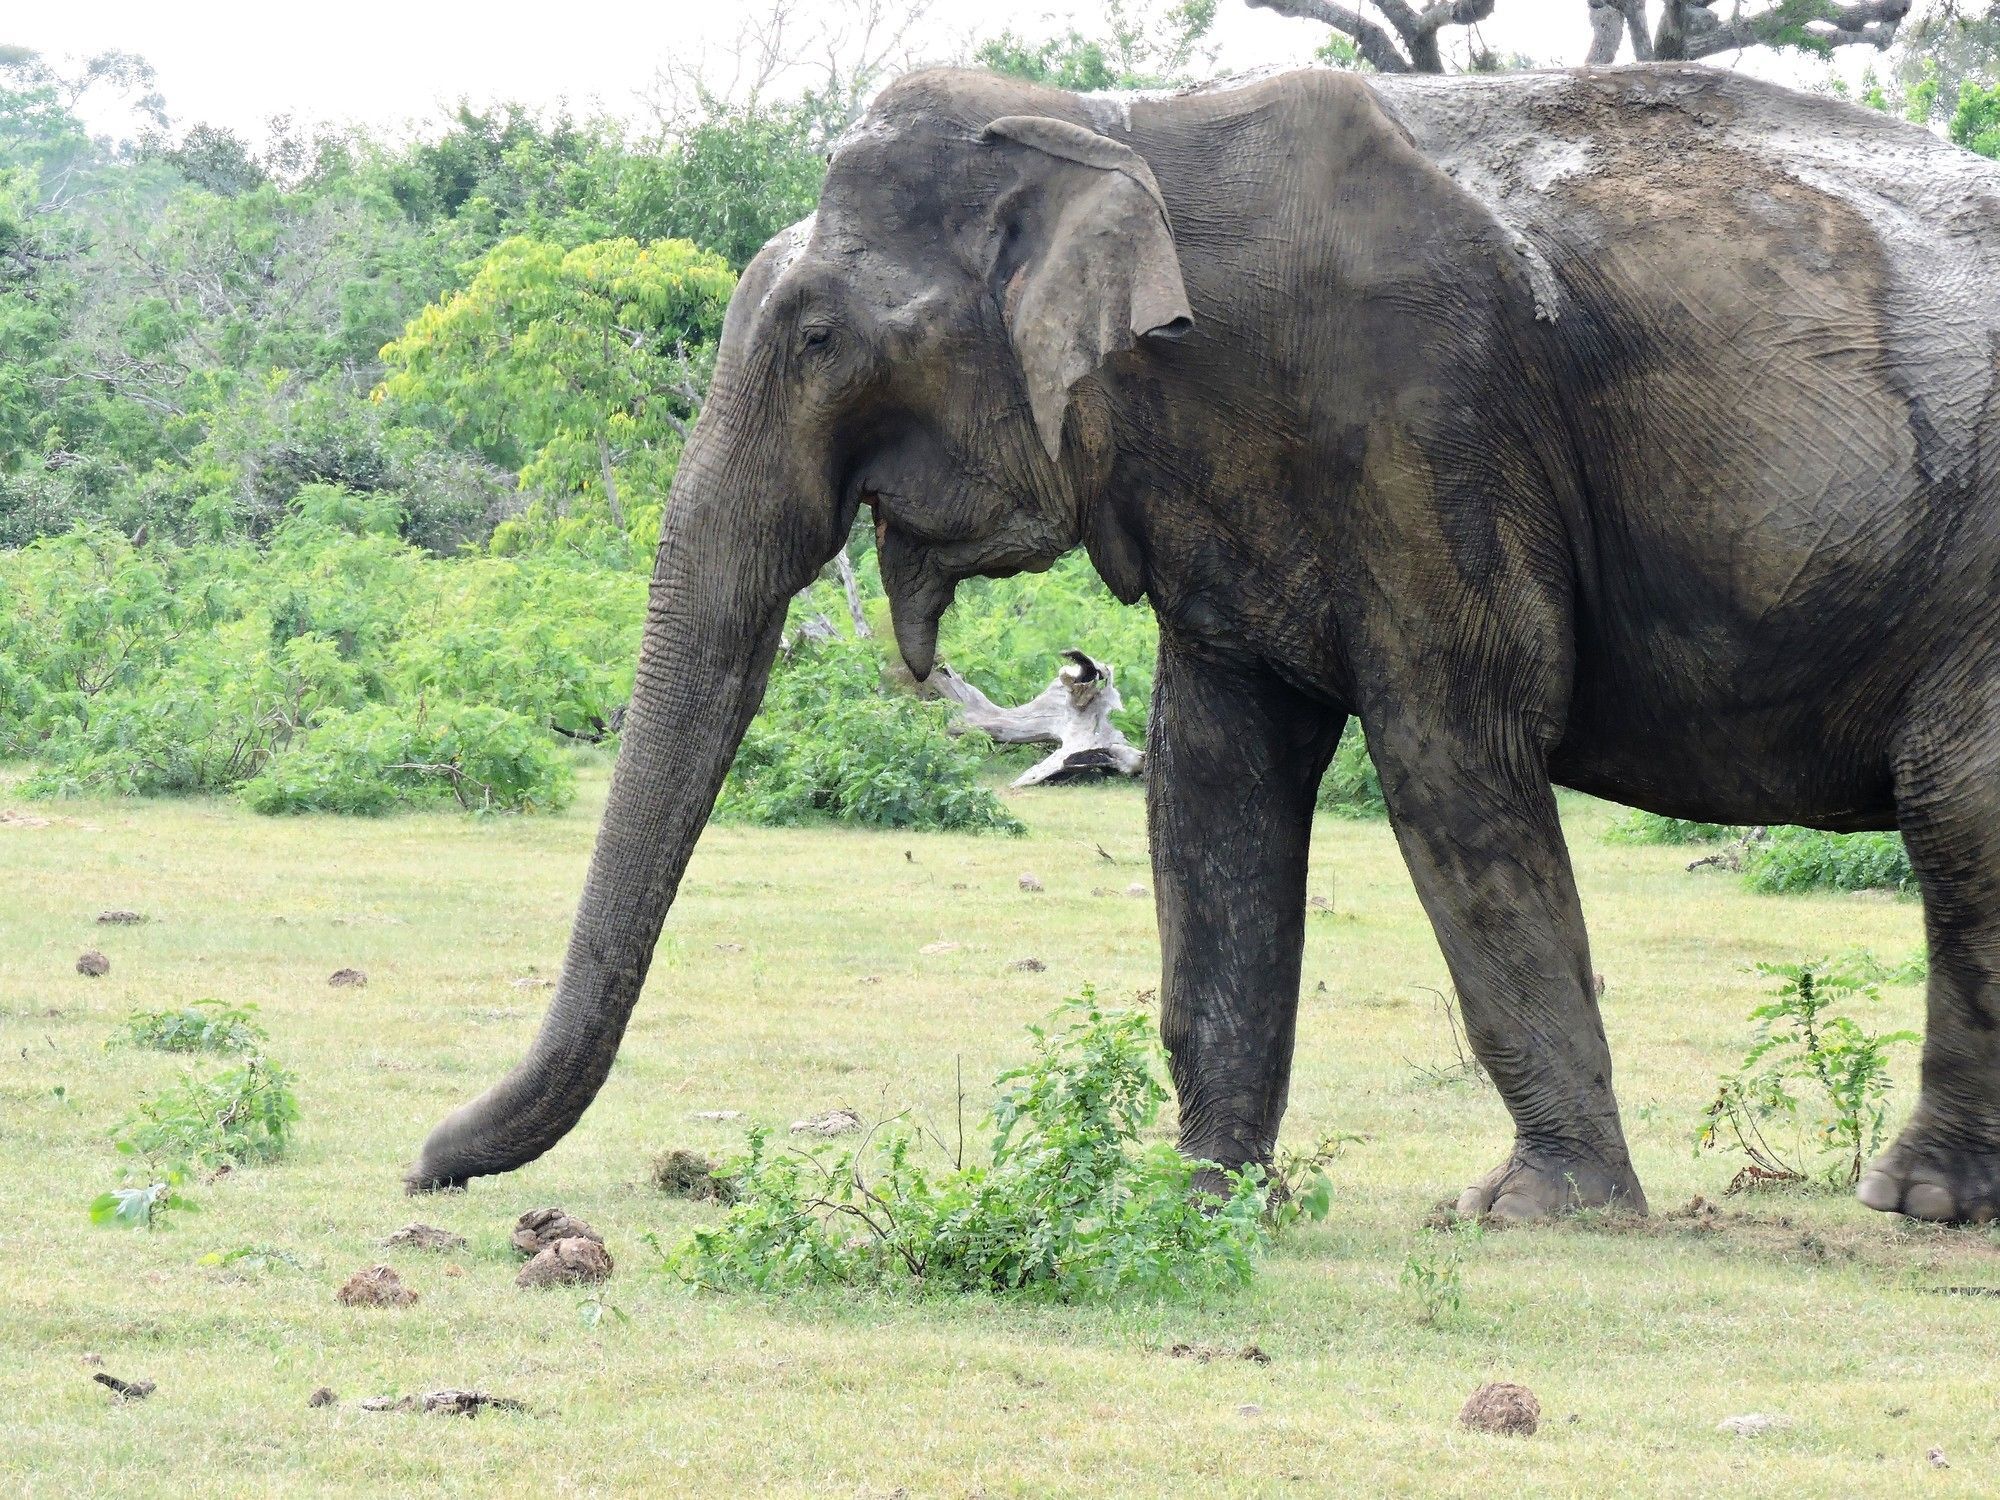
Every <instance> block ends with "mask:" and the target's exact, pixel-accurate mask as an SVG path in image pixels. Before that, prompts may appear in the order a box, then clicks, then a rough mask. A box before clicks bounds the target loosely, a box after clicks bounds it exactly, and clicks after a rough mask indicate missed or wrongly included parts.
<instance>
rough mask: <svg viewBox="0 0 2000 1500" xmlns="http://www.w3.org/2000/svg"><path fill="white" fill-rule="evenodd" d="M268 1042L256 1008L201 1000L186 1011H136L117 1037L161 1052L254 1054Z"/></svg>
mask: <svg viewBox="0 0 2000 1500" xmlns="http://www.w3.org/2000/svg"><path fill="white" fill-rule="evenodd" d="M265 1040H266V1037H265V1033H264V1028H263V1027H262V1026H260V1025H258V1024H257V1007H256V1006H255V1005H229V1004H226V1003H225V1002H223V1001H221V1000H197V1001H195V1002H194V1003H193V1004H192V1005H189V1006H187V1007H186V1008H185V1009H183V1010H135V1011H133V1012H132V1014H131V1015H130V1016H128V1017H126V1019H125V1025H124V1027H123V1028H122V1029H121V1030H119V1031H118V1032H117V1033H116V1034H115V1035H114V1036H113V1037H112V1041H113V1042H122V1043H124V1044H126V1045H128V1046H133V1047H150V1048H152V1049H153V1050H155V1051H157V1052H254V1051H255V1050H256V1049H257V1048H258V1047H260V1046H261V1045H263V1043H264V1041H265Z"/></svg>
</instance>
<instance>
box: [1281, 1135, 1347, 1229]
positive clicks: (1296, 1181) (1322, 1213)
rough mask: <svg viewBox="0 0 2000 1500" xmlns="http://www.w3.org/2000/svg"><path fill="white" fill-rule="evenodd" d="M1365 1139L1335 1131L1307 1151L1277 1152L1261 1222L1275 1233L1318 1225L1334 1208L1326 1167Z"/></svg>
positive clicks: (1331, 1184) (1330, 1182)
mask: <svg viewBox="0 0 2000 1500" xmlns="http://www.w3.org/2000/svg"><path fill="white" fill-rule="evenodd" d="M1365 1139H1367V1137H1365V1136H1360V1135H1355V1134H1354V1133H1352V1132H1351V1131H1335V1132H1334V1133H1333V1134H1332V1135H1329V1136H1326V1137H1324V1138H1323V1139H1322V1140H1320V1142H1319V1143H1318V1144H1317V1145H1315V1146H1314V1147H1313V1148H1312V1149H1311V1150H1310V1151H1289V1150H1286V1151H1280V1152H1279V1153H1278V1157H1277V1160H1276V1161H1274V1162H1273V1163H1272V1164H1271V1175H1270V1180H1269V1182H1268V1183H1267V1185H1266V1188H1265V1194H1264V1223H1265V1225H1266V1226H1267V1227H1268V1228H1269V1229H1270V1231H1271V1232H1272V1233H1273V1234H1274V1235H1276V1234H1283V1233H1284V1232H1285V1231H1286V1230H1287V1229H1290V1228H1291V1227H1292V1226H1293V1225H1294V1224H1299V1223H1313V1224H1317V1223H1318V1222H1319V1221H1320V1220H1322V1219H1324V1218H1325V1217H1326V1216H1327V1214H1328V1213H1329V1212H1330V1211H1331V1210H1332V1208H1333V1178H1332V1177H1331V1176H1330V1175H1329V1174H1328V1172H1327V1168H1328V1167H1330V1166H1332V1165H1333V1164H1334V1163H1335V1162H1336V1161H1338V1160H1340V1158H1341V1157H1342V1156H1344V1155H1345V1154H1346V1152H1347V1148H1348V1147H1349V1146H1354V1145H1359V1144H1360V1143H1361V1142H1362V1141H1363V1140H1365Z"/></svg>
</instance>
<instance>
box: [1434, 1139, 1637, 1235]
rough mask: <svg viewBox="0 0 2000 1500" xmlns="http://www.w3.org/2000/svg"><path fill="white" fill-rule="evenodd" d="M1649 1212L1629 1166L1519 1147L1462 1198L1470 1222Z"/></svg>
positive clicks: (1541, 1148)
mask: <svg viewBox="0 0 2000 1500" xmlns="http://www.w3.org/2000/svg"><path fill="white" fill-rule="evenodd" d="M1613 1207H1616V1208H1621V1209H1624V1210H1626V1211H1628V1212H1631V1213H1638V1214H1643V1213H1644V1212H1645V1211H1646V1192H1645V1189H1643V1188H1641V1187H1640V1186H1639V1177H1638V1174H1637V1173H1635V1172H1634V1171H1633V1170H1632V1165H1631V1163H1630V1162H1627V1161H1621V1162H1620V1163H1619V1164H1618V1165H1617V1166H1608V1165H1606V1164H1605V1163H1604V1162H1603V1161H1602V1160H1601V1159H1599V1158H1597V1157H1595V1156H1586V1155H1583V1154H1581V1153H1578V1152H1574V1151H1563V1150H1560V1149H1558V1148H1555V1147H1549V1146H1530V1145H1526V1144H1523V1143H1518V1142H1517V1143H1516V1144H1515V1147H1514V1152H1513V1155H1511V1156H1509V1157H1508V1158H1507V1160H1506V1161H1504V1162H1502V1163H1501V1164H1500V1165H1499V1166H1497V1167H1495V1168H1494V1169H1493V1170H1492V1171H1491V1172H1488V1173H1487V1174H1486V1175H1485V1176H1484V1177H1482V1178H1480V1179H1479V1181H1477V1182H1475V1183H1474V1184H1473V1185H1472V1186H1471V1187H1469V1188H1467V1189H1466V1190H1465V1191H1464V1192H1463V1193H1461V1194H1459V1197H1458V1205H1457V1210H1456V1211H1457V1212H1458V1213H1459V1214H1460V1215H1461V1216H1463V1217H1465V1218H1478V1217H1480V1216H1482V1215H1491V1216H1492V1217H1493V1218H1496V1219H1510V1220H1523V1219H1548V1218H1553V1217H1555V1216H1556V1215H1557V1214H1564V1213H1574V1212H1575V1211H1576V1210H1577V1209H1580V1208H1613Z"/></svg>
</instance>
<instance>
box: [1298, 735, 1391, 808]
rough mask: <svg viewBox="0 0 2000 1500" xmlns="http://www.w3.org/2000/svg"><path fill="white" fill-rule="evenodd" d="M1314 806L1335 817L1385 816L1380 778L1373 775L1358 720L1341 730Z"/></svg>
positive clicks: (1373, 766) (1385, 804) (1366, 744)
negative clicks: (1338, 742)
mask: <svg viewBox="0 0 2000 1500" xmlns="http://www.w3.org/2000/svg"><path fill="white" fill-rule="evenodd" d="M1315 805H1316V806H1317V807H1318V808H1319V810H1320V811H1321V812H1327V813H1332V814H1333V815H1334V816H1335V817H1337V818H1380V817H1385V816H1387V815H1388V811H1389V806H1388V803H1387V802H1386V801H1384V800H1383V797H1382V778H1381V777H1380V776H1379V775H1377V774H1376V771H1375V762H1374V760H1373V759H1371V758H1370V756H1369V754H1368V741H1367V738H1366V737H1365V736H1364V735H1363V734H1362V732H1361V721H1360V720H1359V719H1352V718H1350V719H1349V720H1348V721H1347V728H1345V729H1344V730H1342V731H1341V734H1340V744H1339V745H1338V746H1336V747H1335V749H1334V752H1333V761H1332V763H1331V764H1330V765H1328V766H1327V768H1326V774H1325V775H1324V776H1322V777H1321V778H1320V782H1319V794H1318V796H1317V798H1316V799H1315Z"/></svg>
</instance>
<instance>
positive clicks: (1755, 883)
mask: <svg viewBox="0 0 2000 1500" xmlns="http://www.w3.org/2000/svg"><path fill="white" fill-rule="evenodd" d="M1743 883H1744V884H1745V885H1747V886H1749V887H1750V889H1751V890H1753V891H1762V892H1765V893H1767V894H1775V893H1780V892H1789V891H1878V890H1879V891H1907V890H1909V889H1910V888H1911V887H1912V885H1913V883H1914V877H1913V876H1912V875H1911V872H1910V854H1909V851H1908V850H1907V849H1906V848H1904V847H1903V839H1902V835H1900V834H1895V833H1822V832H1820V831H1819V830H1818V829H1816V828H1774V829H1772V830H1771V837H1770V839H1769V840H1768V841H1766V842H1762V843H1756V844H1752V845H1751V846H1750V848H1749V849H1748V850H1746V851H1745V853H1744V856H1743Z"/></svg>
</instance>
